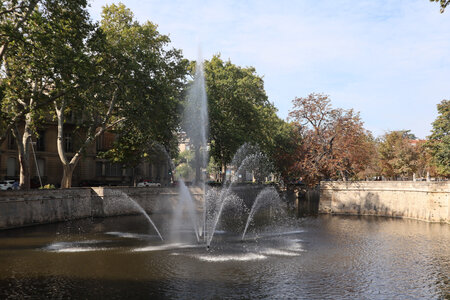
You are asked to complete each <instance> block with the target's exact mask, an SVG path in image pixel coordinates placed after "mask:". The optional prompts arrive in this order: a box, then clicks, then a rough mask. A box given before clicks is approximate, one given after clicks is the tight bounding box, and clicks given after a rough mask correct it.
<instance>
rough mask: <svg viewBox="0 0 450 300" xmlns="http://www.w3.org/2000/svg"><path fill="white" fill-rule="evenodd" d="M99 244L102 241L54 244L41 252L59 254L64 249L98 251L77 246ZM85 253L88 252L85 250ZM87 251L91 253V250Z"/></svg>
mask: <svg viewBox="0 0 450 300" xmlns="http://www.w3.org/2000/svg"><path fill="white" fill-rule="evenodd" d="M101 242H104V241H97V240H87V241H76V242H56V243H53V244H50V245H48V246H47V247H44V248H43V250H45V251H51V252H61V251H64V250H66V249H94V250H95V249H99V248H93V247H80V246H79V245H89V244H98V243H101ZM85 251H88V250H85ZM89 251H93V250H89ZM66 252H69V251H66ZM80 252H81V251H80Z"/></svg>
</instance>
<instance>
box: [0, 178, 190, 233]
mask: <svg viewBox="0 0 450 300" xmlns="http://www.w3.org/2000/svg"><path fill="white" fill-rule="evenodd" d="M191 193H192V194H193V195H194V197H195V195H196V194H198V193H199V191H197V190H196V189H195V188H192V189H191ZM177 197H178V189H176V188H156V187H151V188H134V187H95V188H71V189H64V190H30V191H0V229H7V228H15V227H22V226H29V225H36V224H45V223H53V222H60V221H68V220H74V219H81V218H87V217H108V216H116V215H125V214H135V213H138V212H139V210H138V206H137V205H135V204H134V203H133V201H136V202H137V203H139V205H140V206H142V207H143V208H144V210H146V211H147V212H150V213H154V212H161V211H168V210H170V208H171V207H173V205H174V204H175V203H176V199H177Z"/></svg>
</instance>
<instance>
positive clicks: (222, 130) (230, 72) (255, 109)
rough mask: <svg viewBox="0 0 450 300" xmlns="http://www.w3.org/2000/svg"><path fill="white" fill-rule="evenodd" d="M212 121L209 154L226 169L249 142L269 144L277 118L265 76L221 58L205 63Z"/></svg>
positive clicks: (216, 56) (263, 145)
mask: <svg viewBox="0 0 450 300" xmlns="http://www.w3.org/2000/svg"><path fill="white" fill-rule="evenodd" d="M204 67H205V77H206V91H207V96H208V106H209V119H210V135H209V140H210V145H211V149H210V155H211V156H212V157H213V158H214V160H215V161H216V162H217V163H218V164H219V165H221V166H222V167H223V168H226V165H227V164H229V163H231V160H232V158H233V155H234V153H235V152H236V151H237V150H238V148H239V147H240V146H241V145H243V144H244V143H246V142H251V143H254V144H259V145H260V146H261V147H262V148H263V150H266V149H264V148H265V146H268V145H269V144H270V140H271V139H273V137H271V133H272V130H273V128H274V125H276V122H278V119H277V117H276V109H275V107H274V106H273V104H272V103H270V102H269V100H268V97H267V95H266V92H265V90H264V81H263V79H262V77H260V76H258V75H257V74H256V70H255V69H254V68H253V67H246V68H243V67H239V66H236V65H234V64H233V63H232V62H231V61H229V60H228V61H223V60H222V59H221V57H220V56H219V55H215V56H213V58H212V59H211V60H210V61H205V64H204Z"/></svg>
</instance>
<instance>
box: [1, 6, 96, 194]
mask: <svg viewBox="0 0 450 300" xmlns="http://www.w3.org/2000/svg"><path fill="white" fill-rule="evenodd" d="M15 3H16V4H17V3H18V2H15ZM23 3H25V2H23ZM24 5H25V4H24ZM24 7H25V8H24V9H26V12H25V13H22V14H25V16H23V17H21V18H20V19H19V20H18V21H16V25H12V24H14V22H12V23H11V24H10V26H9V28H10V29H11V28H12V29H11V31H10V32H11V34H9V35H7V38H6V40H4V41H2V47H3V51H4V52H3V65H2V66H3V69H2V71H4V74H3V76H2V84H3V87H4V97H3V99H2V103H1V104H2V108H1V110H2V113H3V117H5V118H6V120H8V121H7V122H6V123H7V126H8V127H10V128H11V129H12V132H13V134H14V136H15V138H16V141H17V145H18V153H19V162H20V185H21V188H24V189H27V188H29V184H30V173H29V156H30V146H29V145H30V139H31V136H32V135H33V134H34V132H35V129H36V126H37V125H38V124H39V120H42V119H44V118H48V116H49V109H50V108H49V105H50V104H51V103H52V102H53V101H57V100H59V99H61V98H63V97H67V96H68V95H69V94H70V93H71V91H72V90H74V89H76V88H77V83H76V82H77V73H78V70H79V69H78V66H81V65H82V64H81V63H80V61H81V57H82V55H81V54H82V49H83V44H84V39H85V38H86V37H87V35H88V33H89V31H90V30H91V28H92V27H91V24H90V22H89V17H88V14H87V11H86V9H85V7H86V1H83V0H76V1H69V0H67V1H51V0H47V1H42V2H41V3H40V4H39V5H36V3H35V2H28V3H26V5H25V6H24ZM31 9H32V11H31ZM13 15H14V13H13ZM18 23H21V25H20V26H19V29H17V30H14V28H16V27H17V24H18Z"/></svg>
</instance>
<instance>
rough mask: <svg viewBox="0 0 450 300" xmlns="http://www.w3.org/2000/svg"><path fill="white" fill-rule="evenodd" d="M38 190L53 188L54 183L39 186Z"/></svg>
mask: <svg viewBox="0 0 450 300" xmlns="http://www.w3.org/2000/svg"><path fill="white" fill-rule="evenodd" d="M39 189H40V190H54V189H56V187H55V185H53V184H46V185H44V186H42V187H40V188H39Z"/></svg>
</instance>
